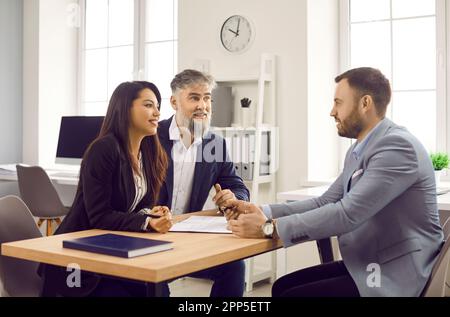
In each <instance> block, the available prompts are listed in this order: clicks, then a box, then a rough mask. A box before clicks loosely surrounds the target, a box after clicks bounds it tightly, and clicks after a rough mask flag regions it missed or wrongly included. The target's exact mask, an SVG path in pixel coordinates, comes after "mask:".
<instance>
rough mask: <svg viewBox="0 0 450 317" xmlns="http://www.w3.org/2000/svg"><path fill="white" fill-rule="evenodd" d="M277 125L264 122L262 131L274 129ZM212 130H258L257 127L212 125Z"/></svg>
mask: <svg viewBox="0 0 450 317" xmlns="http://www.w3.org/2000/svg"><path fill="white" fill-rule="evenodd" d="M274 128H275V127H273V126H269V125H266V124H264V125H263V126H261V127H260V129H261V131H262V132H268V131H272V130H273V129H274ZM211 131H213V132H214V131H231V132H234V131H256V128H255V127H247V128H244V127H211Z"/></svg>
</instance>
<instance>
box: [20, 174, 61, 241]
mask: <svg viewBox="0 0 450 317" xmlns="http://www.w3.org/2000/svg"><path fill="white" fill-rule="evenodd" d="M16 168H17V178H18V180H19V190H20V196H21V197H22V199H23V201H24V202H25V203H26V204H27V206H28V208H29V209H30V210H31V213H32V214H33V216H34V217H37V218H39V220H38V222H37V226H38V227H41V225H42V223H43V222H44V221H46V222H47V236H50V235H52V233H53V231H52V222H53V221H55V222H56V224H57V225H59V224H60V223H61V219H60V217H62V216H65V215H66V214H67V212H68V208H66V207H64V205H63V203H62V202H61V199H60V198H59V196H58V193H57V192H56V190H55V187H53V184H52V182H51V181H50V178H49V177H48V175H47V173H46V172H45V171H44V169H43V168H41V167H39V166H22V165H16Z"/></svg>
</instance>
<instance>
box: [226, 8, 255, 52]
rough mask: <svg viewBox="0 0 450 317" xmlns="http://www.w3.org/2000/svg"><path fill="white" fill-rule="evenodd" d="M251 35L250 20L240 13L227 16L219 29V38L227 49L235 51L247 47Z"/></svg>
mask: <svg viewBox="0 0 450 317" xmlns="http://www.w3.org/2000/svg"><path fill="white" fill-rule="evenodd" d="M252 36H253V30H252V27H251V24H250V22H249V21H248V20H247V19H246V18H244V17H243V16H241V15H233V16H231V17H229V18H228V19H227V20H226V21H225V22H224V23H223V25H222V29H221V30H220V40H221V41H222V45H223V47H225V48H226V49H227V50H228V51H230V52H233V53H237V52H241V51H243V50H245V49H246V48H248V47H249V45H250V42H251V39H252Z"/></svg>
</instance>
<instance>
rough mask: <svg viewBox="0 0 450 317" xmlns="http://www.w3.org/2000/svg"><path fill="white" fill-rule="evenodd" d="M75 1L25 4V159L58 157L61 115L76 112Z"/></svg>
mask: <svg viewBox="0 0 450 317" xmlns="http://www.w3.org/2000/svg"><path fill="white" fill-rule="evenodd" d="M74 2H76V1H74V0H25V2H24V19H25V23H24V115H23V121H24V130H23V135H24V142H23V154H24V155H23V161H24V162H25V163H28V164H39V165H44V166H46V165H51V164H52V163H54V161H55V154H56V145H57V141H58V132H59V124H60V118H61V116H62V115H74V114H76V111H77V105H76V101H77V68H76V67H77V58H78V57H77V56H78V55H77V45H78V37H77V35H78V34H77V29H76V28H74V27H73V26H72V25H71V24H70V23H69V17H68V15H69V14H70V12H69V11H68V6H69V4H71V3H74Z"/></svg>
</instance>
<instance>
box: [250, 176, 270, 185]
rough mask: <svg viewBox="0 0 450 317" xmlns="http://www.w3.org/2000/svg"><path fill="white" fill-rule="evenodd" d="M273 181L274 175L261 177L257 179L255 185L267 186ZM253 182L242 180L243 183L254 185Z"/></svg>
mask: <svg viewBox="0 0 450 317" xmlns="http://www.w3.org/2000/svg"><path fill="white" fill-rule="evenodd" d="M273 180H274V174H270V175H262V176H259V177H258V180H257V181H256V183H258V184H268V183H271V182H273ZM254 182H255V181H254V180H244V183H254Z"/></svg>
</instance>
